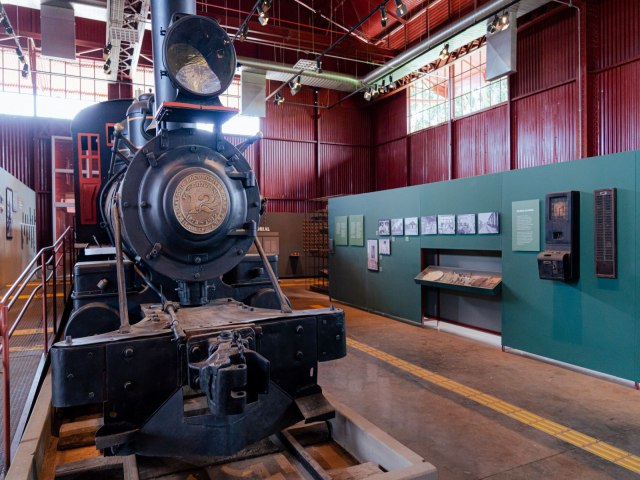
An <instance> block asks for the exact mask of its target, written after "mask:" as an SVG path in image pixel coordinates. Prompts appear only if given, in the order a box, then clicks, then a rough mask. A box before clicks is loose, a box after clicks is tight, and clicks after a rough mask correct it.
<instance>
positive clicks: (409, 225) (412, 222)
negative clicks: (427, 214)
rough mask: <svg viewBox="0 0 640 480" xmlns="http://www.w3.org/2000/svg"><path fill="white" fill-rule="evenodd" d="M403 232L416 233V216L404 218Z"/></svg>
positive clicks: (407, 233) (406, 233)
mask: <svg viewBox="0 0 640 480" xmlns="http://www.w3.org/2000/svg"><path fill="white" fill-rule="evenodd" d="M404 234H405V235H418V217H408V218H405V219H404Z"/></svg>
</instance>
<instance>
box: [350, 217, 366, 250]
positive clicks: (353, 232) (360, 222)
mask: <svg viewBox="0 0 640 480" xmlns="http://www.w3.org/2000/svg"><path fill="white" fill-rule="evenodd" d="M349 245H352V246H355V247H364V215H349Z"/></svg>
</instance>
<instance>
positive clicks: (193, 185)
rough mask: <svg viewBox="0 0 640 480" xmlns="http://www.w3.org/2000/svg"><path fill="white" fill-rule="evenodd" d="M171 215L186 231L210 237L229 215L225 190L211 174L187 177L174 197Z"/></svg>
mask: <svg viewBox="0 0 640 480" xmlns="http://www.w3.org/2000/svg"><path fill="white" fill-rule="evenodd" d="M173 212H174V213H175V215H176V218H177V219H178V222H179V223H180V225H182V227H183V228H184V229H185V230H188V231H189V232H191V233H198V234H207V233H211V232H213V231H214V230H215V229H216V228H218V227H219V226H220V225H222V222H224V219H225V218H226V217H227V213H228V212H229V195H228V194H227V188H226V187H225V186H224V184H223V183H222V180H220V179H219V178H218V176H217V175H213V174H211V173H192V174H191V175H187V176H186V177H185V178H183V179H182V180H180V183H178V187H177V188H176V191H175V192H174V194H173Z"/></svg>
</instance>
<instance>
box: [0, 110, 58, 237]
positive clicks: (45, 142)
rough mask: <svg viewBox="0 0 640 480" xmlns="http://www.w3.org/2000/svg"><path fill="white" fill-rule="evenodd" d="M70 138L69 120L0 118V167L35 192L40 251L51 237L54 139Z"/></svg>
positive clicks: (2, 116)
mask: <svg viewBox="0 0 640 480" xmlns="http://www.w3.org/2000/svg"><path fill="white" fill-rule="evenodd" d="M53 135H59V136H69V122H68V121H66V120H52V119H33V118H28V117H11V116H4V115H1V116H0V167H2V168H4V169H5V170H7V171H8V172H9V173H11V174H12V175H13V176H15V177H16V178H18V179H19V180H20V181H21V182H23V183H24V184H26V185H27V186H28V187H29V188H31V189H33V190H34V191H35V192H36V215H37V217H38V222H37V227H38V231H37V241H38V248H42V247H43V246H45V244H49V243H50V242H49V239H50V238H51V236H52V230H51V228H52V227H51V225H52V219H51V215H52V205H51V177H52V171H51V165H52V155H51V137H52V136H53Z"/></svg>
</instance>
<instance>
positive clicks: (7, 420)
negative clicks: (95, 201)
mask: <svg viewBox="0 0 640 480" xmlns="http://www.w3.org/2000/svg"><path fill="white" fill-rule="evenodd" d="M73 239H74V235H73V229H72V228H71V227H68V228H67V229H66V230H65V231H64V232H63V233H62V235H60V237H59V238H58V239H57V240H56V241H55V242H54V244H53V245H51V246H49V247H45V248H42V249H41V250H40V251H39V252H38V253H37V254H36V255H35V257H34V258H33V259H32V260H31V261H30V262H29V264H28V265H27V266H26V268H25V269H24V270H23V271H22V273H21V274H20V275H19V276H18V278H17V280H16V281H15V282H14V283H13V284H12V285H11V286H10V287H9V289H8V290H7V291H6V292H5V294H4V295H3V296H2V299H1V300H0V335H1V338H2V343H1V344H0V353H2V369H3V385H2V392H3V407H4V412H3V415H4V428H3V430H4V431H3V441H4V468H5V471H6V469H8V468H9V465H10V463H11V389H10V387H11V383H10V375H9V374H10V370H9V360H10V355H9V354H10V349H9V340H10V339H11V337H12V335H13V333H14V332H15V330H16V328H17V326H18V325H19V324H20V322H21V320H22V319H23V317H24V315H25V313H26V312H27V310H28V308H29V306H30V305H31V304H32V302H33V299H34V298H35V297H36V294H37V293H38V292H39V291H40V290H42V323H43V338H44V345H43V347H44V348H43V355H45V356H46V355H47V354H48V353H49V339H48V325H47V317H48V307H47V297H48V292H47V290H48V289H47V283H48V282H49V280H51V281H52V287H53V289H52V290H53V291H52V299H53V300H52V307H53V334H54V335H56V334H57V330H58V328H57V325H58V318H57V316H58V313H57V303H58V299H57V283H58V275H57V270H58V267H59V266H60V264H62V270H63V272H62V273H63V281H62V284H63V292H64V293H63V295H64V301H65V302H66V300H67V292H69V293H71V288H69V289H67V282H69V287H71V285H72V284H73V268H70V271H69V274H70V275H69V278H67V260H70V261H69V262H68V263H69V264H70V266H71V267H72V266H73V264H74V263H75V248H74V244H73ZM67 253H68V256H67ZM49 268H51V272H50V273H49V272H48V269H49ZM38 273H40V278H41V281H40V283H39V284H38V285H36V286H35V287H34V288H33V290H32V292H31V294H30V295H29V297H28V298H27V300H26V302H25V304H24V305H23V307H22V309H21V310H20V312H19V313H18V315H17V316H16V319H15V321H14V322H13V324H11V325H9V311H10V310H11V308H12V307H13V306H14V305H15V303H16V301H17V300H18V298H19V296H20V295H21V294H22V292H24V290H25V288H26V287H27V285H28V283H29V281H30V280H31V279H32V278H33V277H34V276H35V275H36V274H38ZM18 434H20V432H16V435H18Z"/></svg>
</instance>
